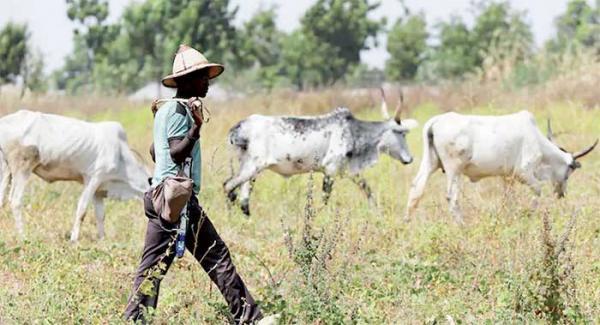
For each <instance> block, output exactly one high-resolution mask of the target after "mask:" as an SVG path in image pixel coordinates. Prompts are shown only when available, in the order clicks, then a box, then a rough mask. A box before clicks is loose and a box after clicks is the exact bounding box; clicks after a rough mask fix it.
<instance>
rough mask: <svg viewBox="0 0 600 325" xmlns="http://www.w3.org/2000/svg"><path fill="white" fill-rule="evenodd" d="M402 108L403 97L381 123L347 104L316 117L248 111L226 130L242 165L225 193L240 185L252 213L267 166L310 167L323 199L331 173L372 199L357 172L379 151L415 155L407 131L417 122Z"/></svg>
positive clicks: (284, 170)
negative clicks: (319, 179) (319, 178)
mask: <svg viewBox="0 0 600 325" xmlns="http://www.w3.org/2000/svg"><path fill="white" fill-rule="evenodd" d="M382 95H383V91H382ZM382 97H383V96H382ZM382 99H383V101H382V110H383V115H384V117H387V115H388V113H387V105H386V103H385V97H383V98H382ZM400 111H401V100H400V101H399V102H398V106H397V108H396V113H395V115H394V118H392V119H388V120H384V121H381V122H371V121H362V120H359V119H356V118H355V117H354V116H353V115H352V113H350V111H349V110H348V109H347V108H337V109H335V110H334V111H333V112H331V113H329V114H325V115H320V116H314V117H309V116H300V117H292V116H264V115H251V116H250V117H248V118H246V119H245V120H242V121H241V122H239V123H238V124H236V125H235V126H234V127H233V128H231V129H230V130H229V137H228V138H229V142H230V143H231V144H232V145H233V146H234V148H235V150H236V152H237V155H238V160H239V166H240V167H239V171H238V172H237V174H236V175H234V176H233V177H231V178H230V179H228V180H227V181H226V182H225V183H224V185H223V186H224V190H225V193H226V194H227V196H228V198H229V199H230V200H231V201H232V202H233V201H235V200H236V199H237V194H236V193H235V191H236V189H238V187H240V201H241V208H242V211H243V212H244V213H245V214H246V215H250V210H249V198H250V192H251V190H252V182H253V181H254V179H255V178H256V177H257V176H258V174H259V173H260V172H262V171H263V170H265V169H270V170H272V171H274V172H276V173H278V174H280V175H282V176H285V177H288V176H291V175H295V174H302V173H308V172H312V171H316V172H322V173H324V174H325V178H324V179H323V191H324V193H325V201H327V199H328V198H329V195H330V193H331V190H332V186H333V177H334V176H335V175H337V174H339V173H341V172H348V173H349V174H350V175H351V176H352V180H353V181H354V182H355V183H357V185H359V186H360V188H361V189H362V190H363V192H365V194H366V195H367V197H369V199H370V198H371V194H370V189H369V187H368V185H367V183H366V182H365V180H364V179H362V178H360V177H359V176H358V174H359V173H360V172H361V171H362V170H363V169H365V168H367V167H369V166H372V165H373V164H375V163H376V162H377V160H378V157H379V154H380V153H386V154H388V155H390V156H391V157H392V158H394V159H398V160H400V161H401V162H402V163H403V164H409V163H411V162H412V160H413V158H412V156H411V154H410V152H409V150H408V146H407V144H406V139H405V136H406V134H407V133H408V131H409V130H410V129H412V128H413V127H415V126H416V125H417V122H416V121H415V120H401V119H400Z"/></svg>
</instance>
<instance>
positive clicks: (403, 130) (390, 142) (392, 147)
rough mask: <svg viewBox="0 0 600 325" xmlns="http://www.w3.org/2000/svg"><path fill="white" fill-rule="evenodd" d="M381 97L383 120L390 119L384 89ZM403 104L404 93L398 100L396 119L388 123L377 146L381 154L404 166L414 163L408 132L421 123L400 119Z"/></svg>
mask: <svg viewBox="0 0 600 325" xmlns="http://www.w3.org/2000/svg"><path fill="white" fill-rule="evenodd" d="M381 97H382V102H381V112H382V114H383V118H384V119H389V114H388V110H387V104H386V101H385V93H384V91H383V88H381ZM403 102H404V96H403V94H402V91H400V97H399V98H398V104H397V105H396V112H395V114H394V117H393V118H391V119H389V120H388V121H387V122H386V123H387V130H386V131H385V132H384V133H383V135H382V137H381V140H380V141H379V144H378V145H377V149H379V151H380V152H383V153H386V154H388V155H390V156H391V157H392V158H394V159H398V160H400V161H401V162H402V163H403V164H410V163H411V162H412V161H413V157H412V155H411V154H410V151H409V150H408V145H407V144H406V134H407V133H408V131H410V129H412V128H414V127H416V126H417V125H419V123H418V122H417V121H415V120H412V119H408V120H404V121H403V120H402V119H401V118H400V113H401V112H402V106H403Z"/></svg>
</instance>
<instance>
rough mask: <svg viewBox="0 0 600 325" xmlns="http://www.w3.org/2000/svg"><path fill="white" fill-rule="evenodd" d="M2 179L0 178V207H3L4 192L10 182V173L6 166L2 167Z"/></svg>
mask: <svg viewBox="0 0 600 325" xmlns="http://www.w3.org/2000/svg"><path fill="white" fill-rule="evenodd" d="M1 172H2V179H1V180H0V208H2V207H4V203H5V201H6V200H5V199H6V192H7V190H8V185H9V184H10V179H11V174H10V170H8V167H7V168H3V169H2V171H1Z"/></svg>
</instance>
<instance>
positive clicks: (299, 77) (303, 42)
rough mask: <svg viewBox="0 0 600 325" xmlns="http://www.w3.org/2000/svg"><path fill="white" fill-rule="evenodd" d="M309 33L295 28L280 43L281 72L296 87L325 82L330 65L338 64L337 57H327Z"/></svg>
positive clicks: (314, 85)
mask: <svg viewBox="0 0 600 325" xmlns="http://www.w3.org/2000/svg"><path fill="white" fill-rule="evenodd" d="M325 55H328V53H326V51H325V50H324V47H322V46H319V44H317V42H316V40H315V39H314V38H313V37H312V36H311V35H306V34H304V33H303V32H302V31H300V30H297V31H294V32H292V33H291V34H289V35H287V36H286V37H284V39H283V43H282V53H281V58H282V59H281V61H282V70H283V74H284V75H285V76H286V77H287V78H288V79H289V80H290V82H291V83H292V84H293V85H294V86H296V88H298V89H304V88H306V87H317V86H319V85H323V84H325V83H326V82H327V80H326V79H325V78H326V76H327V75H328V74H330V73H331V71H330V70H328V69H330V65H334V64H339V60H340V59H339V58H336V57H328V56H325Z"/></svg>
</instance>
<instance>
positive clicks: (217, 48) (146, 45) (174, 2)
mask: <svg viewBox="0 0 600 325" xmlns="http://www.w3.org/2000/svg"><path fill="white" fill-rule="evenodd" d="M229 7H230V6H229V1H228V0H216V1H215V0H213V1H210V0H170V1H169V0H147V1H145V2H141V3H132V4H131V5H130V6H128V7H127V8H126V9H125V12H124V13H123V16H122V23H121V25H120V28H119V29H118V30H117V36H116V37H115V38H114V40H113V41H112V42H110V43H109V44H107V46H106V53H105V55H103V57H102V58H100V59H99V60H97V61H98V68H97V69H95V71H94V77H95V78H97V79H98V80H96V84H97V86H98V87H99V88H101V89H107V88H109V87H110V85H109V84H108V82H107V79H109V80H112V81H114V82H115V83H116V84H117V86H116V88H117V89H118V91H119V92H128V91H132V90H135V89H137V88H138V87H140V86H142V85H143V84H145V83H147V82H148V81H160V79H161V78H162V77H163V76H164V75H165V74H167V73H170V72H171V68H172V64H173V57H174V53H175V51H176V50H177V48H178V47H179V44H182V43H186V44H188V45H190V46H192V47H194V48H197V49H199V50H200V51H202V52H203V53H204V54H205V55H206V56H207V57H208V58H209V59H210V60H213V61H218V62H230V61H234V60H235V58H236V57H237V56H239V50H238V47H237V42H236V38H235V36H236V35H235V28H234V26H233V25H232V20H233V18H234V17H235V14H236V12H237V8H233V9H230V8H229ZM159 90H160V87H159Z"/></svg>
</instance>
